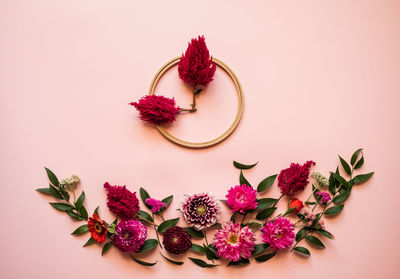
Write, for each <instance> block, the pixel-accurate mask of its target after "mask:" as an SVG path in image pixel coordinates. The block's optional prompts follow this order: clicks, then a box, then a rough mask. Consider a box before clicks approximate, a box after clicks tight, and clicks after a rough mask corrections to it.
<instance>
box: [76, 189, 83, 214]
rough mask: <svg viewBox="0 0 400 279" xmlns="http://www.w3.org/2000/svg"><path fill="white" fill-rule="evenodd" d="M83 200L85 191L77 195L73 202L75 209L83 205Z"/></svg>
mask: <svg viewBox="0 0 400 279" xmlns="http://www.w3.org/2000/svg"><path fill="white" fill-rule="evenodd" d="M84 201H85V192H84V191H82V193H81V195H80V196H79V198H78V199H77V200H76V202H75V207H76V209H78V210H79V209H80V208H81V207H82V206H83V202H84Z"/></svg>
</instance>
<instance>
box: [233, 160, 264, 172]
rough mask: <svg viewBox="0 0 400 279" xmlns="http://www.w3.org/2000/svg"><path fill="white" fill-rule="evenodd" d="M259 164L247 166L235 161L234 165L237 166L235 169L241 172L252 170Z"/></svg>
mask: <svg viewBox="0 0 400 279" xmlns="http://www.w3.org/2000/svg"><path fill="white" fill-rule="evenodd" d="M257 164H258V162H257V163H255V164H252V165H245V164H241V163H238V162H236V161H233V165H234V166H235V168H237V169H240V170H248V169H251V168H253V167H255V166H256V165H257Z"/></svg>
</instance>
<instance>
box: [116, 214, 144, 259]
mask: <svg viewBox="0 0 400 279" xmlns="http://www.w3.org/2000/svg"><path fill="white" fill-rule="evenodd" d="M146 237H147V228H146V227H145V226H144V225H143V224H142V223H141V222H140V221H138V220H127V221H122V222H120V223H119V224H118V225H117V226H116V227H115V234H114V239H113V242H114V245H115V246H116V247H117V248H118V249H119V250H121V251H122V252H128V253H135V252H138V251H139V250H140V248H141V247H142V245H143V243H144V241H145V239H146Z"/></svg>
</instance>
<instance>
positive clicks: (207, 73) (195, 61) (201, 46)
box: [178, 36, 216, 86]
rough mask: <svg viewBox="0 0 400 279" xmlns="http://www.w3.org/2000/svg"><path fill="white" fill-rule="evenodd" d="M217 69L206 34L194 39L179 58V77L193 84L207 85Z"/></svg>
mask: <svg viewBox="0 0 400 279" xmlns="http://www.w3.org/2000/svg"><path fill="white" fill-rule="evenodd" d="M215 70H216V65H215V63H214V62H213V61H212V58H211V57H210V53H209V51H208V48H207V45H206V41H205V38H204V36H199V37H198V38H197V39H192V40H191V42H190V43H189V45H188V48H187V50H186V52H185V53H184V54H182V58H181V59H180V60H179V64H178V72H179V77H180V78H181V79H182V80H183V81H184V82H187V83H189V84H191V85H193V86H196V85H207V84H208V83H210V82H211V81H212V80H213V76H214V73H215Z"/></svg>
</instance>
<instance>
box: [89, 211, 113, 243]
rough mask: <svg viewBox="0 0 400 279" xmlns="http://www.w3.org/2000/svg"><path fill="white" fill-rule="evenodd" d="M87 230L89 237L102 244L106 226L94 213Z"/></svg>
mask: <svg viewBox="0 0 400 279" xmlns="http://www.w3.org/2000/svg"><path fill="white" fill-rule="evenodd" d="M88 228H89V231H90V233H91V236H92V238H93V239H94V240H96V241H97V242H98V243H103V242H104V240H105V239H106V236H107V231H108V230H107V225H106V222H105V221H104V220H101V219H100V217H99V215H97V214H96V213H95V214H93V216H92V217H90V218H89V221H88Z"/></svg>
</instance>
